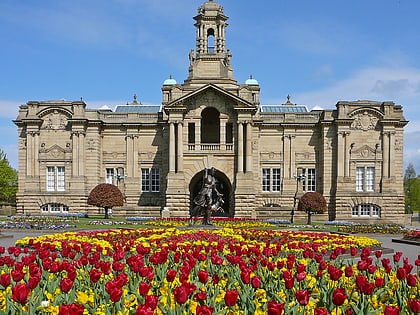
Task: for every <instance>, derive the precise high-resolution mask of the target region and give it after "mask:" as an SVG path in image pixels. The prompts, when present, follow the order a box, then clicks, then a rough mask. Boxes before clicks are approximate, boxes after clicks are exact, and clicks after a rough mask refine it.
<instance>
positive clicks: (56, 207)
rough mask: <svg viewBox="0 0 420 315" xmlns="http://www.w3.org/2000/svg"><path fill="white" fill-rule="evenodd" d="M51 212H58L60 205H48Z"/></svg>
mask: <svg viewBox="0 0 420 315" xmlns="http://www.w3.org/2000/svg"><path fill="white" fill-rule="evenodd" d="M50 209H51V212H59V211H60V204H59V203H51V204H50Z"/></svg>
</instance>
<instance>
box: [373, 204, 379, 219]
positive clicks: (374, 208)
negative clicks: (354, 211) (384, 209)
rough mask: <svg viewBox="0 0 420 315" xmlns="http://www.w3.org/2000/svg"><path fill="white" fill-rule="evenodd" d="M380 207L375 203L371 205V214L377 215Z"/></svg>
mask: <svg viewBox="0 0 420 315" xmlns="http://www.w3.org/2000/svg"><path fill="white" fill-rule="evenodd" d="M380 211H381V209H380V208H379V207H378V206H377V205H372V212H371V214H372V216H375V217H378V216H379V214H380Z"/></svg>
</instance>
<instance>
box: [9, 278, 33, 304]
mask: <svg viewBox="0 0 420 315" xmlns="http://www.w3.org/2000/svg"><path fill="white" fill-rule="evenodd" d="M30 292H31V289H29V287H28V286H27V285H26V284H22V283H18V284H16V285H15V286H14V287H12V300H13V301H15V302H17V303H19V304H22V305H25V304H26V303H27V302H28V296H29V293H30Z"/></svg>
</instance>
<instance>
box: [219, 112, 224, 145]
mask: <svg viewBox="0 0 420 315" xmlns="http://www.w3.org/2000/svg"><path fill="white" fill-rule="evenodd" d="M219 134H220V139H219V142H220V150H226V119H225V118H222V119H220V132H219Z"/></svg>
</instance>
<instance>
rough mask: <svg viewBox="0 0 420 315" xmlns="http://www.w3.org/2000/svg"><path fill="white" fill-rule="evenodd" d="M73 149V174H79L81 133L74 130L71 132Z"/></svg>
mask: <svg viewBox="0 0 420 315" xmlns="http://www.w3.org/2000/svg"><path fill="white" fill-rule="evenodd" d="M71 139H72V144H73V151H72V176H73V177H75V176H79V157H80V156H79V133H78V132H77V131H73V132H72V134H71Z"/></svg>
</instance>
